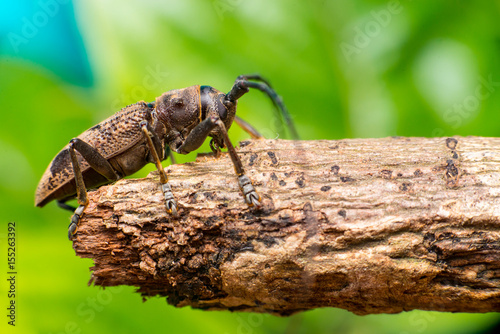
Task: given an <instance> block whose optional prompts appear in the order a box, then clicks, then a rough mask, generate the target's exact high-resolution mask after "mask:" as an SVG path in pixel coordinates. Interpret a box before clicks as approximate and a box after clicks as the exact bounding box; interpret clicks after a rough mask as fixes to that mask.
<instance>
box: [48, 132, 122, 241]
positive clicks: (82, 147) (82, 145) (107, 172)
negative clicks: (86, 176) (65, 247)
mask: <svg viewBox="0 0 500 334" xmlns="http://www.w3.org/2000/svg"><path fill="white" fill-rule="evenodd" d="M75 151H78V152H79V153H80V154H81V155H82V157H83V158H84V159H85V161H87V163H88V164H89V165H90V167H92V168H93V169H95V170H96V171H97V172H98V173H99V174H101V175H103V176H105V177H106V178H107V179H108V180H110V181H116V180H118V179H119V178H120V176H119V175H118V174H117V173H116V172H115V170H114V169H113V167H112V166H111V164H110V163H109V162H108V160H106V158H104V157H103V156H102V155H101V154H100V153H99V152H98V151H97V150H96V149H95V148H94V147H92V146H91V145H89V144H87V143H86V142H84V141H83V140H81V139H80V138H73V139H71V141H70V142H69V155H70V157H71V164H72V166H73V174H74V177H75V182H76V197H77V200H78V204H79V205H78V208H76V210H75V211H74V214H73V216H72V217H71V223H70V224H69V227H68V238H69V239H70V240H71V239H73V236H74V235H75V233H76V229H77V227H78V223H79V222H80V218H81V217H82V214H83V211H84V210H85V208H86V207H87V205H88V204H89V200H88V197H87V188H86V187H85V182H84V181H83V175H82V170H81V168H80V163H79V162H78V158H77V157H76V152H75ZM58 204H59V206H61V207H64V208H66V209H69V208H71V207H70V206H69V205H67V204H66V203H64V202H58Z"/></svg>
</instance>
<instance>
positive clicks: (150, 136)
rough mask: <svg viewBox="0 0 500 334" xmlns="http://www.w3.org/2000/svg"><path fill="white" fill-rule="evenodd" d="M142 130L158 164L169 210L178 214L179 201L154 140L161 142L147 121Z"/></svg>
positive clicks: (143, 122) (142, 123)
mask: <svg viewBox="0 0 500 334" xmlns="http://www.w3.org/2000/svg"><path fill="white" fill-rule="evenodd" d="M140 126H141V129H142V132H143V133H144V137H145V138H146V143H147V144H148V147H149V151H150V152H151V156H152V158H153V161H154V163H155V165H156V169H157V170H158V173H159V174H160V182H161V191H162V192H163V197H164V198H165V205H166V207H167V212H168V213H171V214H172V215H173V216H174V217H177V216H178V213H177V203H176V201H175V199H174V194H173V193H172V188H171V187H170V184H169V183H168V177H167V173H165V170H164V169H163V166H162V164H161V160H160V158H159V157H158V152H157V150H156V148H155V145H154V143H153V140H154V141H155V142H157V143H158V142H159V138H158V137H157V136H156V135H155V133H154V131H153V130H152V129H151V127H150V125H149V123H148V122H147V121H142V122H141V124H140Z"/></svg>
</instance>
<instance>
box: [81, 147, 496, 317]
mask: <svg viewBox="0 0 500 334" xmlns="http://www.w3.org/2000/svg"><path fill="white" fill-rule="evenodd" d="M240 146H241V147H240V148H239V154H240V156H241V157H242V160H243V163H244V166H245V168H246V171H247V174H248V175H249V176H250V178H251V179H252V180H253V182H254V185H255V186H256V189H257V191H258V192H259V193H260V195H261V196H262V201H263V207H262V208H261V209H260V210H256V209H251V208H248V207H247V206H246V204H244V201H243V197H242V195H241V193H240V190H239V188H238V182H237V179H236V176H235V175H234V171H233V167H232V165H231V161H230V159H229V157H228V156H227V155H223V156H222V157H221V158H220V159H215V158H213V157H209V156H208V157H202V158H198V159H197V161H196V162H193V163H186V164H182V165H174V166H168V167H167V171H168V175H169V178H170V183H171V185H172V189H173V192H174V195H175V196H176V198H177V201H178V203H179V207H180V217H179V218H178V219H174V218H172V217H170V216H168V215H167V214H166V213H165V208H164V204H163V200H162V194H161V191H160V190H159V187H158V175H157V174H155V173H153V175H150V176H149V177H147V178H145V179H129V180H121V181H119V182H117V183H116V184H114V185H110V186H106V187H101V188H99V189H98V190H97V191H94V192H91V193H90V201H91V204H90V206H89V207H88V209H87V210H86V211H85V213H84V216H83V220H82V222H81V225H80V228H79V230H78V234H77V238H76V240H75V241H74V249H75V250H76V253H77V255H79V256H81V257H85V258H92V259H93V260H94V262H95V266H94V267H93V268H92V270H93V274H92V280H93V282H94V284H96V285H101V286H113V285H122V284H125V285H133V286H137V287H138V292H140V293H141V294H142V295H143V296H157V295H159V296H166V297H167V298H168V302H169V303H170V304H173V305H175V306H178V307H181V306H186V305H190V306H192V307H195V308H202V309H229V310H242V311H255V312H268V313H273V314H279V315H289V314H292V313H294V312H298V311H302V310H308V309H313V308H318V307H339V308H344V309H347V310H350V311H352V312H354V313H357V314H369V313H394V312H401V311H404V310H412V309H423V310H438V311H452V312H491V311H497V312H498V311H500V289H499V287H500V205H499V196H500V139H499V138H481V137H467V138H462V137H455V138H432V139H427V138H384V139H345V140H336V141H326V140H325V141H298V142H294V141H285V140H263V141H246V142H242V143H241V144H240Z"/></svg>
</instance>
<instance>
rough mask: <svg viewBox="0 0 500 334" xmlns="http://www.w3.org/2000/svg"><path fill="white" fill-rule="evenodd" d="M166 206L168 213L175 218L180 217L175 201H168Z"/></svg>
mask: <svg viewBox="0 0 500 334" xmlns="http://www.w3.org/2000/svg"><path fill="white" fill-rule="evenodd" d="M166 206H167V211H168V213H170V214H172V216H174V217H179V213H178V212H177V203H175V200H170V201H167V203H166Z"/></svg>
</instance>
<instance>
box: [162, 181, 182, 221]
mask: <svg viewBox="0 0 500 334" xmlns="http://www.w3.org/2000/svg"><path fill="white" fill-rule="evenodd" d="M161 191H162V192H163V197H164V198H165V206H166V207H167V211H168V213H170V214H172V215H173V216H174V217H178V216H179V214H178V213H177V202H176V201H175V198H174V194H173V193H172V188H171V187H170V184H168V183H164V184H162V185H161Z"/></svg>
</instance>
